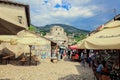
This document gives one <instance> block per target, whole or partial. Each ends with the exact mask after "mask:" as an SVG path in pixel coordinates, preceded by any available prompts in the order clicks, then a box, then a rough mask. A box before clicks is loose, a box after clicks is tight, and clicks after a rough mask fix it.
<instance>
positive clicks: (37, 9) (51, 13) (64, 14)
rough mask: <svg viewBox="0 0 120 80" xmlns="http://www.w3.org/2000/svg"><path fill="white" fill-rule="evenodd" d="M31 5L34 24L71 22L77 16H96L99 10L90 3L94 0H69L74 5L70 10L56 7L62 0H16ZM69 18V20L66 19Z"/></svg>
mask: <svg viewBox="0 0 120 80" xmlns="http://www.w3.org/2000/svg"><path fill="white" fill-rule="evenodd" d="M16 1H19V2H23V3H27V4H29V5H30V9H31V10H30V11H31V13H30V15H31V21H32V24H35V25H46V24H51V23H65V24H70V22H73V21H72V20H74V19H75V18H88V17H92V16H94V15H95V14H94V11H95V10H97V6H96V5H90V4H89V3H90V2H91V1H92V0H68V1H69V2H70V3H71V5H72V7H71V9H70V10H65V9H64V8H54V6H55V4H57V3H58V4H61V0H48V1H49V3H47V4H43V3H44V0H16ZM86 4H87V5H86ZM66 20H67V21H66Z"/></svg>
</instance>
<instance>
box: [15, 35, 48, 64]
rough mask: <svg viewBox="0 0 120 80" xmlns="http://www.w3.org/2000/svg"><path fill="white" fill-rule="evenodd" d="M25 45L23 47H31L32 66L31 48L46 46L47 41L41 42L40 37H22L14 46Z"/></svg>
mask: <svg viewBox="0 0 120 80" xmlns="http://www.w3.org/2000/svg"><path fill="white" fill-rule="evenodd" d="M17 43H19V44H23V45H29V47H30V65H31V54H32V53H31V47H32V45H46V44H47V41H46V40H41V38H39V37H32V36H24V37H20V38H19V39H18V40H17V41H14V43H13V44H17Z"/></svg>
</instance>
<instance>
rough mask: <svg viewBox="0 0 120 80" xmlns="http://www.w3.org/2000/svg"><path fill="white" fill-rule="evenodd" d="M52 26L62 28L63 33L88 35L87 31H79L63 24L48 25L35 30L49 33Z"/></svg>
mask: <svg viewBox="0 0 120 80" xmlns="http://www.w3.org/2000/svg"><path fill="white" fill-rule="evenodd" d="M53 26H61V27H62V28H64V30H65V32H67V33H68V34H72V33H82V34H87V33H89V31H87V30H81V29H78V28H75V27H73V26H69V25H65V24H50V25H45V26H43V27H37V29H39V30H40V31H45V32H50V28H51V27H53Z"/></svg>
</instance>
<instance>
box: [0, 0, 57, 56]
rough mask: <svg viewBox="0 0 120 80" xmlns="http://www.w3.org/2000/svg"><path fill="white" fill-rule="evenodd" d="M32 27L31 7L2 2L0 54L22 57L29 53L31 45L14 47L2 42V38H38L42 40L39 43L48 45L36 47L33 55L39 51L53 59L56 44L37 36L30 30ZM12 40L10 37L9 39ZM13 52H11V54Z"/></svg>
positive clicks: (0, 0)
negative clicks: (52, 50) (52, 53)
mask: <svg viewBox="0 0 120 80" xmlns="http://www.w3.org/2000/svg"><path fill="white" fill-rule="evenodd" d="M29 26H30V14H29V5H26V4H21V3H16V2H11V1H7V0H0V43H1V45H0V54H2V53H4V52H3V51H5V52H7V53H11V52H13V53H14V54H15V55H16V57H18V56H20V55H21V54H22V53H29V52H30V48H29V44H26V45H24V44H19V43H17V44H15V45H12V44H10V43H7V42H3V41H1V38H3V37H2V36H4V35H5V36H6V35H7V36H17V37H19V38H22V37H37V38H39V39H40V41H39V42H41V43H43V42H44V43H46V44H44V45H41V46H35V49H34V50H33V53H36V52H35V50H37V51H38V52H37V53H39V54H40V55H41V54H42V55H44V56H45V58H50V57H51V49H52V46H55V43H54V42H52V41H51V40H49V39H46V38H45V37H42V36H40V35H37V34H35V33H33V32H30V31H29V30H28V28H29ZM9 38H10V37H9ZM10 51H11V52H10Z"/></svg>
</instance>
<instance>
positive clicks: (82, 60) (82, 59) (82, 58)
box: [81, 52, 85, 67]
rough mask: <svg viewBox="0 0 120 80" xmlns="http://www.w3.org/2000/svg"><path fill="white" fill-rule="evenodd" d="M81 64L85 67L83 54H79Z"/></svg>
mask: <svg viewBox="0 0 120 80" xmlns="http://www.w3.org/2000/svg"><path fill="white" fill-rule="evenodd" d="M81 63H82V66H83V67H85V56H84V52H82V53H81Z"/></svg>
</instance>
